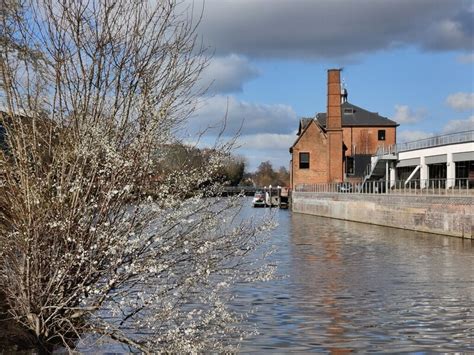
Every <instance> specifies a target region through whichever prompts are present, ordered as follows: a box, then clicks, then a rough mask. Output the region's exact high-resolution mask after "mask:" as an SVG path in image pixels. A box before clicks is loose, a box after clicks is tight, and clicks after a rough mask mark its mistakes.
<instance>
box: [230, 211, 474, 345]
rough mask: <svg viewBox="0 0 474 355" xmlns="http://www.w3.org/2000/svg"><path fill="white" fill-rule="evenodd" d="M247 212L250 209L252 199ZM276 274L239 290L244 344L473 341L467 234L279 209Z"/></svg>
mask: <svg viewBox="0 0 474 355" xmlns="http://www.w3.org/2000/svg"><path fill="white" fill-rule="evenodd" d="M244 213H249V214H250V213H252V210H251V209H249V210H247V211H244ZM276 218H277V219H278V221H279V224H280V225H279V227H278V228H277V229H276V230H275V231H274V232H273V235H272V239H271V242H272V244H274V245H275V246H276V247H277V248H278V250H277V253H276V254H275V256H274V258H275V259H276V260H277V261H278V263H279V271H278V272H279V273H280V274H281V275H282V276H286V277H283V278H281V279H278V280H274V281H271V282H268V283H262V284H258V285H255V286H253V287H251V288H250V287H244V288H240V289H239V290H236V302H238V303H239V304H247V305H249V304H255V305H258V309H257V312H256V313H254V314H253V315H252V316H251V317H250V319H249V323H252V324H256V325H257V327H258V329H259V332H260V334H259V335H257V336H255V337H252V338H249V339H247V340H246V341H244V343H243V344H242V348H241V350H242V351H243V352H254V351H259V352H262V351H263V352H269V353H270V352H272V353H273V352H290V351H291V352H309V351H324V352H329V351H335V352H336V351H338V352H345V351H363V352H367V351H375V352H413V351H423V352H430V351H441V352H442V351H474V341H473V339H474V311H473V309H474V307H473V304H474V273H473V270H474V246H473V243H472V242H471V241H465V240H461V239H456V238H448V237H443V236H435V235H430V234H424V233H417V232H409V231H403V230H397V229H391V228H384V227H377V226H371V225H364V224H360V223H351V222H345V221H338V220H332V219H326V218H319V217H315V216H308V215H302V214H292V213H291V212H290V211H277V212H276Z"/></svg>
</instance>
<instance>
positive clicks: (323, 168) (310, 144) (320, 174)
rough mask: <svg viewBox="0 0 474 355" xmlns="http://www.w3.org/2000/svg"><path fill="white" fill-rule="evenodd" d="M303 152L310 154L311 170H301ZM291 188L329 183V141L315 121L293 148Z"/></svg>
mask: <svg viewBox="0 0 474 355" xmlns="http://www.w3.org/2000/svg"><path fill="white" fill-rule="evenodd" d="M301 152H308V153H309V158H310V162H309V169H300V160H299V159H300V154H299V153H301ZM291 180H292V181H291V187H292V188H293V189H294V187H295V186H296V185H299V184H320V183H326V182H327V181H328V140H327V137H326V136H325V134H324V133H323V132H322V131H321V129H320V128H319V127H318V126H317V124H316V123H315V122H314V121H313V122H311V123H310V125H309V127H308V128H307V129H306V131H305V133H304V134H303V135H302V136H301V138H300V139H299V141H298V142H297V143H296V145H295V146H293V155H292V161H291Z"/></svg>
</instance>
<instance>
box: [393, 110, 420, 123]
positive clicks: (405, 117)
mask: <svg viewBox="0 0 474 355" xmlns="http://www.w3.org/2000/svg"><path fill="white" fill-rule="evenodd" d="M425 114H426V113H425V110H423V109H418V110H416V111H414V110H412V109H411V108H409V107H408V106H407V105H395V114H394V116H393V120H394V121H395V122H397V123H405V124H410V123H417V122H419V121H421V120H422V119H423V118H424V117H425Z"/></svg>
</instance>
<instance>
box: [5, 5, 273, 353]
mask: <svg viewBox="0 0 474 355" xmlns="http://www.w3.org/2000/svg"><path fill="white" fill-rule="evenodd" d="M0 1H1V10H0V16H1V18H0V21H1V28H2V33H1V38H0V41H1V42H0V45H1V52H0V77H1V86H0V90H1V95H2V96H1V98H2V99H3V101H4V106H5V110H4V111H5V112H4V114H2V117H1V119H0V124H1V125H2V126H3V129H4V130H5V133H6V134H5V139H6V144H5V147H4V149H2V150H1V151H0V187H1V190H0V207H1V210H0V290H2V294H1V295H0V298H3V299H2V300H1V301H0V302H3V304H4V306H5V309H6V310H7V317H8V319H9V320H10V321H14V322H16V323H17V324H18V325H19V327H21V329H23V330H26V332H27V334H29V338H28V341H30V342H31V343H32V345H34V346H37V347H39V348H40V349H42V350H45V351H49V350H51V347H52V346H54V345H61V346H65V347H67V348H68V349H69V350H72V349H74V346H75V344H77V341H78V339H80V338H82V337H84V336H88V335H95V336H101V337H104V338H106V339H113V340H115V341H118V342H120V343H123V344H125V345H128V346H130V347H132V348H133V349H136V350H139V351H143V352H151V351H156V350H160V351H165V352H179V351H186V352H191V351H202V350H204V349H214V350H223V349H226V347H227V346H230V345H233V344H234V342H232V341H230V340H229V339H231V338H232V334H233V333H235V332H236V333H238V332H239V327H238V326H237V321H238V319H239V316H238V315H236V314H234V313H232V312H230V311H229V310H228V308H227V307H226V305H225V299H226V297H227V296H228V295H229V287H231V286H232V284H233V283H235V282H236V281H251V280H257V279H265V278H267V277H268V276H269V275H270V273H271V268H268V267H266V266H265V264H262V263H260V262H257V261H255V260H256V259H257V257H258V255H257V252H256V248H257V246H258V245H259V244H260V240H261V239H260V238H256V235H258V233H260V232H263V231H264V230H265V229H266V228H267V227H268V225H267V224H258V226H257V227H256V226H255V225H254V224H252V223H251V222H242V221H239V220H238V218H235V216H236V212H237V210H238V207H239V203H240V202H239V201H238V200H237V199H231V198H227V199H220V198H219V197H218V196H219V191H220V188H221V186H220V183H219V182H216V181H214V180H213V176H214V175H213V174H214V173H215V172H216V171H219V169H222V166H223V163H224V162H223V160H224V159H225V157H227V156H228V152H229V149H231V145H230V144H226V143H218V144H216V147H214V149H212V150H210V152H211V153H210V154H211V156H210V157H209V158H208V159H206V162H205V164H202V165H200V166H197V167H192V168H191V169H188V170H186V171H183V170H180V169H176V170H174V171H172V172H171V173H169V174H157V170H156V163H157V162H158V164H159V163H160V159H165V157H164V156H165V155H162V154H161V153H160V152H162V151H165V150H166V149H163V147H166V146H168V145H169V144H171V143H173V142H174V141H175V140H176V131H177V130H178V129H179V128H180V127H181V125H182V124H183V123H184V122H185V121H186V119H187V117H188V116H189V115H190V114H191V113H192V112H193V110H194V108H195V102H196V101H195V99H196V98H197V96H198V95H199V92H198V90H197V89H196V87H195V83H196V80H197V78H198V76H199V74H200V72H201V70H202V69H203V67H204V66H205V64H206V57H205V56H204V55H203V50H202V48H200V46H199V45H198V42H197V41H196V26H197V24H198V22H199V20H197V21H196V20H193V19H196V18H199V16H196V14H195V13H193V12H195V11H194V9H193V8H189V7H185V6H184V3H180V2H176V1H173V0H155V1H150V2H146V1H130V0H101V1H98V0H86V1H75V0H24V1H20V0H17V1H13V0H0ZM199 11H200V10H199ZM199 11H197V12H198V14H199ZM150 189H152V190H153V194H152V196H151V195H150V194H149V192H150ZM189 191H193V194H192V195H191V197H189V194H187V192H189ZM257 250H258V249H257ZM250 256H251V257H250ZM226 295H227V296H226Z"/></svg>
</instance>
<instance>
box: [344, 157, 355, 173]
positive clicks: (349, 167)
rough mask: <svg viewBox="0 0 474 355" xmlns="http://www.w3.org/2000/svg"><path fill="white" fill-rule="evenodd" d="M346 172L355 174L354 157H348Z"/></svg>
mask: <svg viewBox="0 0 474 355" xmlns="http://www.w3.org/2000/svg"><path fill="white" fill-rule="evenodd" d="M346 174H347V175H354V157H346Z"/></svg>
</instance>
